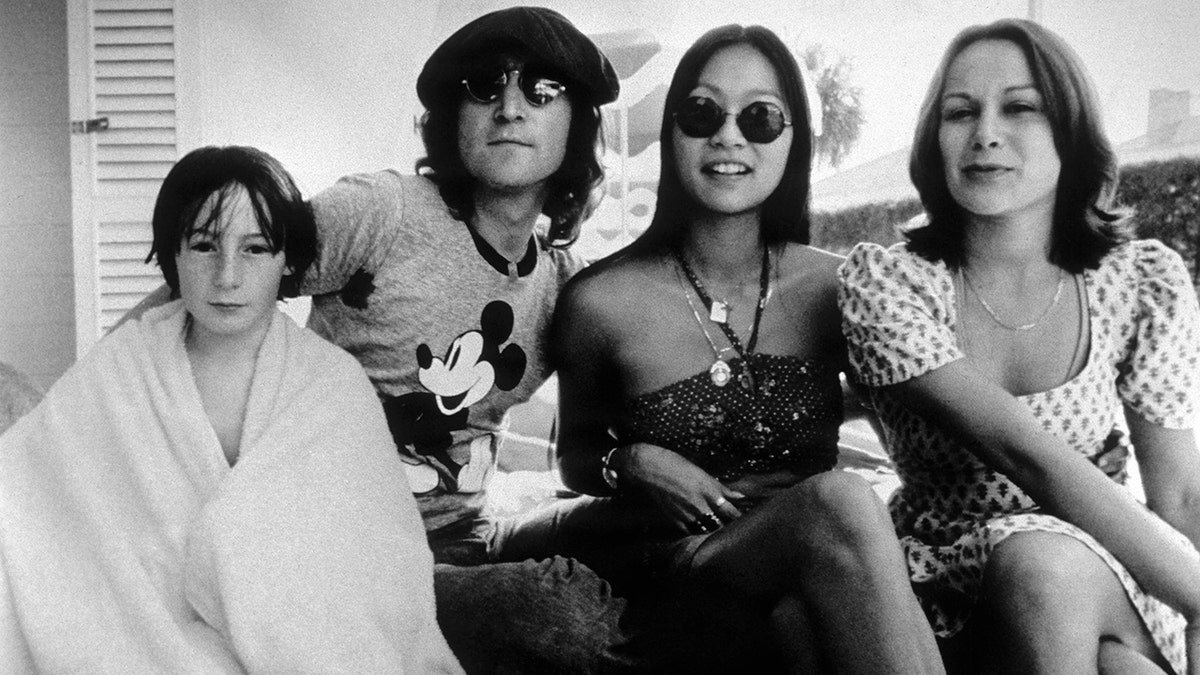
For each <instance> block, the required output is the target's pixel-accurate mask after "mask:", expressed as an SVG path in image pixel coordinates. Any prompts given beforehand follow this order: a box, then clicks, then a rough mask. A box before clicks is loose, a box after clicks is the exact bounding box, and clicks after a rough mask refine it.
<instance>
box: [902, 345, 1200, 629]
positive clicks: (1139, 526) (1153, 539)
mask: <svg viewBox="0 0 1200 675" xmlns="http://www.w3.org/2000/svg"><path fill="white" fill-rule="evenodd" d="M891 389H892V390H893V391H894V392H895V393H896V394H897V395H898V396H899V397H900V398H901V399H902V400H904V401H905V402H906V404H907V405H908V406H909V407H910V408H912V409H913V410H914V411H915V412H917V413H918V414H921V415H923V416H925V417H926V418H929V419H936V420H938V421H939V422H940V423H941V424H942V425H943V426H944V427H945V428H947V429H948V430H949V431H950V432H951V433H954V434H956V435H957V436H958V437H959V439H960V440H961V441H963V442H964V443H965V444H966V446H967V447H969V448H971V449H972V450H973V451H974V452H975V454H976V455H977V456H978V457H979V458H980V460H981V461H983V462H984V463H985V464H987V465H988V466H990V467H992V468H994V469H995V470H997V471H1000V472H1002V473H1004V474H1005V475H1007V476H1008V477H1009V478H1011V479H1012V480H1013V482H1015V483H1016V484H1017V485H1019V486H1020V487H1021V488H1022V489H1023V490H1025V491H1026V492H1027V493H1028V494H1029V495H1030V496H1031V497H1032V498H1033V499H1034V500H1036V501H1037V503H1038V504H1039V505H1041V507H1042V508H1044V509H1045V510H1046V511H1047V512H1048V513H1051V514H1053V515H1056V516H1059V517H1061V518H1063V519H1064V520H1066V521H1068V522H1071V523H1073V524H1075V525H1076V526H1078V527H1080V528H1082V529H1083V530H1085V531H1086V532H1088V533H1090V534H1091V535H1092V536H1094V537H1095V538H1096V539H1097V540H1098V541H1099V542H1100V543H1101V544H1102V545H1104V546H1105V547H1106V548H1108V549H1109V550H1110V551H1111V552H1112V553H1113V555H1115V556H1116V557H1117V558H1118V559H1119V560H1121V561H1122V563H1124V564H1125V566H1126V567H1128V568H1129V570H1130V572H1131V573H1132V574H1133V575H1134V577H1135V578H1137V579H1138V581H1139V582H1140V583H1141V584H1142V585H1143V586H1145V587H1146V589H1147V590H1149V591H1150V592H1151V593H1153V594H1154V595H1155V596H1157V597H1159V598H1160V599H1162V600H1163V601H1165V602H1167V603H1168V604H1170V605H1171V606H1173V607H1175V608H1176V609H1178V610H1179V611H1180V612H1181V613H1183V614H1184V616H1185V617H1186V618H1187V619H1188V621H1189V623H1190V622H1191V621H1192V620H1193V619H1195V618H1196V617H1198V616H1200V559H1198V558H1197V556H1196V555H1195V552H1194V551H1190V550H1188V548H1187V547H1185V546H1183V545H1182V544H1181V542H1179V541H1178V538H1177V536H1176V535H1175V533H1174V532H1173V531H1172V530H1171V528H1170V527H1169V526H1168V525H1167V524H1166V523H1164V522H1163V521H1162V520H1160V519H1159V518H1156V517H1155V516H1154V515H1153V514H1152V513H1150V512H1149V511H1147V510H1146V509H1145V508H1144V507H1142V505H1140V504H1138V503H1137V501H1136V500H1135V499H1134V498H1133V497H1132V496H1131V495H1130V494H1129V493H1128V492H1127V491H1126V490H1123V489H1122V488H1120V486H1118V485H1116V484H1115V483H1113V482H1112V481H1111V480H1109V479H1108V478H1107V477H1106V476H1105V475H1104V473H1103V472H1101V471H1099V470H1097V469H1096V468H1095V467H1094V466H1093V465H1092V464H1091V463H1090V462H1089V461H1088V460H1087V459H1086V458H1085V457H1083V456H1082V455H1079V454H1078V453H1075V452H1072V451H1071V450H1070V449H1069V448H1068V447H1067V446H1066V444H1065V442H1063V441H1062V440H1061V439H1059V438H1058V437H1056V436H1054V435H1053V434H1050V433H1048V432H1046V431H1043V430H1042V428H1041V425H1040V424H1038V422H1037V420H1035V419H1034V417H1033V415H1032V414H1031V413H1030V411H1029V410H1028V409H1027V408H1026V407H1025V406H1024V405H1022V404H1021V403H1020V402H1019V401H1018V400H1016V399H1015V398H1014V397H1013V396H1012V395H1010V394H1009V393H1008V392H1007V391H1005V390H1004V389H1002V388H1001V387H1000V386H998V385H996V384H994V383H992V382H990V381H988V380H987V378H984V377H981V376H980V375H979V374H978V373H976V372H975V371H974V369H972V368H971V367H970V366H969V365H968V364H966V363H964V362H963V361H962V360H958V361H954V362H952V363H949V364H947V365H944V366H942V367H940V368H937V369H935V370H933V371H931V372H928V373H926V374H924V375H920V376H918V377H915V378H913V379H911V380H908V381H906V382H903V383H900V384H896V385H892V387H891ZM1167 454H1170V453H1167ZM1154 464H1155V462H1153V461H1152V469H1151V474H1152V476H1154V477H1155V478H1152V479H1151V480H1156V477H1157V474H1158V471H1157V468H1156V467H1154ZM1156 492H1157V488H1156ZM1158 498H1159V497H1158V496H1157V495H1156V499H1158Z"/></svg>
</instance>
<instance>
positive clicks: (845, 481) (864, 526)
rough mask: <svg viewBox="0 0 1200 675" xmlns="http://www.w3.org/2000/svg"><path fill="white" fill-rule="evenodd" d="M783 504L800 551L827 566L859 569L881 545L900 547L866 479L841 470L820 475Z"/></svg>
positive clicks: (796, 489)
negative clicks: (848, 566) (831, 564)
mask: <svg viewBox="0 0 1200 675" xmlns="http://www.w3.org/2000/svg"><path fill="white" fill-rule="evenodd" d="M780 499H782V500H784V506H785V507H786V508H785V513H784V520H785V522H786V523H787V528H788V530H787V532H788V534H790V535H791V537H792V538H794V540H795V542H794V543H795V544H796V545H797V546H798V547H799V550H801V551H804V552H805V553H807V554H808V555H809V556H813V557H818V558H820V559H821V560H822V562H823V563H825V564H830V563H833V564H843V565H851V566H854V565H858V564H860V563H862V562H863V559H864V557H871V556H872V555H873V552H875V551H878V550H879V549H880V547H887V548H888V549H889V550H890V549H891V548H892V547H896V546H897V544H896V534H895V530H894V528H893V526H892V522H891V519H890V518H889V516H888V514H887V510H886V509H885V508H884V506H883V502H882V501H881V500H880V499H879V497H878V496H877V495H876V494H875V491H874V489H873V488H872V487H871V485H870V483H868V482H867V481H866V480H864V479H863V478H860V477H859V476H856V475H854V474H851V473H846V472H843V471H828V472H825V473H822V474H818V475H816V476H813V477H811V478H809V479H808V480H806V481H804V482H803V483H801V484H800V485H798V486H796V487H795V488H792V489H791V490H790V491H788V492H787V493H786V494H785V495H782V496H781V497H780Z"/></svg>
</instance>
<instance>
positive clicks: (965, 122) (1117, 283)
mask: <svg viewBox="0 0 1200 675" xmlns="http://www.w3.org/2000/svg"><path fill="white" fill-rule="evenodd" d="M910 171H911V174H912V177H913V181H914V183H915V184H916V186H917V189H918V191H919V192H920V194H921V199H922V202H923V204H924V206H925V208H926V211H927V214H928V219H927V222H926V223H925V224H924V225H923V226H922V227H919V228H916V229H913V230H910V231H909V232H908V233H907V234H906V241H905V242H904V243H901V244H897V245H895V246H893V247H891V248H883V247H880V246H877V245H873V244H863V245H860V246H858V247H857V248H856V249H855V250H854V251H853V252H852V253H851V254H850V256H849V257H848V259H847V261H846V262H845V264H844V265H843V267H842V269H841V277H842V289H841V292H840V301H841V305H842V315H843V329H844V331H845V333H846V336H847V339H848V341H849V349H850V358H851V363H852V367H853V369H854V371H855V372H856V374H857V377H858V378H859V379H860V380H861V382H862V383H863V384H865V385H867V386H869V387H870V398H871V402H872V403H873V405H874V407H875V408H876V411H877V413H878V414H879V417H880V421H881V422H882V426H883V429H884V436H885V443H886V444H887V446H888V447H889V449H890V451H891V452H892V454H893V457H894V459H895V461H896V464H897V468H898V471H899V473H900V476H901V478H902V481H903V483H902V487H901V488H900V489H899V491H898V492H897V493H896V495H895V497H894V498H893V500H892V503H891V511H892V516H893V520H894V521H895V523H896V526H897V530H898V533H899V534H900V536H901V538H902V539H901V541H902V544H903V546H904V549H905V552H906V554H907V558H908V565H909V571H910V576H911V578H912V581H913V584H914V588H915V589H916V591H917V594H918V596H919V597H920V599H921V601H922V604H923V606H924V607H925V610H926V613H927V615H928V616H929V618H930V621H931V623H932V624H933V627H934V630H935V632H936V633H937V635H938V636H939V637H940V638H941V642H942V647H943V653H944V655H945V656H946V658H947V665H948V666H949V667H950V669H951V670H954V669H956V668H959V669H962V670H964V671H966V672H979V671H981V670H985V671H986V670H988V669H993V670H996V671H998V672H1022V673H1033V672H1056V673H1085V672H1097V671H1100V672H1162V671H1163V670H1167V671H1173V672H1192V673H1195V672H1200V663H1197V661H1198V660H1200V659H1198V658H1197V657H1198V656H1200V636H1198V634H1197V633H1198V632H1197V630H1196V628H1195V626H1196V625H1197V623H1196V621H1195V619H1196V617H1197V615H1198V613H1200V555H1198V554H1197V552H1196V549H1195V548H1194V545H1195V542H1197V541H1200V453H1198V451H1197V447H1196V440H1195V435H1194V433H1193V429H1192V425H1193V421H1194V419H1195V417H1196V414H1197V409H1196V402H1197V392H1196V389H1197V387H1196V385H1197V380H1198V368H1200V311H1198V310H1197V302H1196V294H1195V291H1194V290H1193V287H1192V283H1191V279H1190V277H1189V275H1188V272H1187V270H1186V268H1185V266H1184V264H1183V261H1182V260H1181V259H1180V257H1179V255H1177V254H1176V253H1175V252H1173V251H1171V250H1169V249H1167V248H1166V247H1165V246H1163V245H1162V244H1160V243H1159V242H1157V241H1130V240H1129V238H1128V236H1127V235H1126V234H1125V229H1124V228H1123V223H1124V220H1125V217H1126V213H1125V212H1123V211H1122V210H1120V209H1118V208H1117V207H1115V205H1114V204H1113V195H1114V193H1115V188H1116V183H1117V176H1116V158H1115V156H1114V154H1113V152H1112V149H1111V146H1110V145H1109V143H1108V141H1107V140H1106V138H1105V137H1104V135H1103V132H1102V130H1101V127H1100V119H1099V111H1098V108H1097V104H1096V100H1095V95H1094V94H1093V92H1092V90H1091V88H1090V84H1089V83H1088V80H1087V76H1086V74H1085V73H1084V71H1083V69H1082V67H1081V65H1080V64H1079V62H1078V59H1077V57H1076V56H1075V55H1074V53H1073V52H1072V51H1071V49H1070V48H1069V47H1068V46H1067V45H1066V44H1065V43H1064V42H1063V41H1062V40H1061V38H1059V37H1058V36H1057V35H1054V34H1053V33H1050V32H1049V31H1047V30H1046V29H1044V28H1042V27H1040V26H1038V25H1036V24H1033V23H1030V22H1026V21H1021V20H1004V21H1000V22H997V23H994V24H990V25H987V26H976V27H972V28H968V29H967V30H965V31H963V32H962V33H961V34H959V36H958V37H957V38H956V39H955V40H954V41H953V43H952V44H951V46H950V48H949V49H948V51H947V53H946V55H945V57H944V58H943V61H942V65H941V67H940V68H939V70H938V72H937V74H936V76H935V78H934V81H933V84H932V86H931V88H930V90H929V94H928V95H927V97H926V99H925V103H924V105H923V108H922V112H921V119H920V122H919V124H918V128H917V132H916V138H915V141H914V145H913V153H912V161H911V167H910ZM1126 433H1127V438H1128V442H1131V443H1132V445H1133V447H1134V449H1135V452H1136V457H1137V459H1138V461H1139V464H1140V466H1141V469H1142V477H1143V487H1144V490H1145V496H1146V503H1145V504H1144V505H1143V504H1141V503H1138V501H1137V500H1136V499H1135V497H1134V496H1133V494H1132V493H1131V492H1130V491H1129V490H1127V489H1126V488H1125V487H1123V486H1122V485H1119V484H1118V483H1116V482H1114V481H1113V480H1110V479H1109V478H1108V477H1106V476H1105V475H1104V473H1103V472H1102V471H1100V470H1099V469H1098V468H1096V466H1095V465H1094V463H1093V462H1092V461H1089V460H1090V459H1091V458H1093V457H1095V456H1096V455H1098V454H1099V453H1101V452H1102V451H1103V450H1104V449H1105V448H1106V447H1111V446H1112V445H1113V444H1114V443H1124V442H1127V441H1126V440H1124V439H1125V437H1126ZM1189 653H1190V655H1191V657H1192V658H1191V665H1190V667H1189V665H1188V661H1189V659H1188V656H1189Z"/></svg>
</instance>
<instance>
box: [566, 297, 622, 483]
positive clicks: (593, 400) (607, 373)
mask: <svg viewBox="0 0 1200 675" xmlns="http://www.w3.org/2000/svg"><path fill="white" fill-rule="evenodd" d="M607 342H608V338H607V337H606V336H605V335H604V332H603V322H602V321H600V320H599V318H598V317H597V316H596V315H595V313H594V312H593V311H591V308H589V307H587V306H586V304H585V302H584V299H582V298H580V291H579V289H578V288H577V287H576V286H575V285H571V286H569V287H568V289H567V290H566V291H564V293H563V295H562V297H560V299H559V302H558V307H557V309H556V310H555V317H554V326H553V329H552V332H551V336H550V344H551V345H552V348H553V350H554V351H553V360H554V366H555V369H556V371H557V372H558V425H559V426H558V429H559V437H558V468H559V470H560V471H561V472H562V479H563V482H564V483H565V484H566V485H567V487H569V488H571V489H572V490H577V491H579V492H583V493H585V494H590V495H610V494H612V492H613V491H612V489H611V488H609V487H608V484H607V483H605V482H604V479H603V478H602V477H601V465H602V462H603V460H604V455H605V454H606V453H607V452H608V451H609V449H611V448H612V447H613V446H614V444H615V443H616V441H615V440H614V439H613V437H612V435H611V434H610V433H609V430H608V429H609V424H610V420H612V419H613V418H614V417H615V415H616V411H615V410H614V409H613V405H614V403H615V401H616V400H617V399H618V396H619V393H618V384H617V381H616V373H615V372H614V371H613V369H612V368H611V367H608V353H607V352H608V348H607V344H606V343H607Z"/></svg>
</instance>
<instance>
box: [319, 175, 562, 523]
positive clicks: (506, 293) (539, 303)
mask: <svg viewBox="0 0 1200 675" xmlns="http://www.w3.org/2000/svg"><path fill="white" fill-rule="evenodd" d="M313 210H314V212H315V215H316V218H317V223H318V227H319V228H320V235H321V250H320V255H319V257H318V262H317V264H315V265H314V268H315V269H314V271H313V272H311V273H310V274H309V275H307V276H306V278H305V280H304V287H303V289H302V290H303V292H304V293H311V294H313V296H314V297H313V307H312V313H311V314H310V316H309V327H310V328H312V329H313V330H314V331H316V332H317V333H318V334H320V335H321V336H323V337H325V338H326V339H328V340H329V341H330V342H333V343H334V344H336V345H338V346H339V347H342V348H343V349H345V350H346V351H348V352H350V353H351V354H352V355H353V356H354V357H355V358H357V359H358V361H359V363H361V364H362V366H363V368H364V369H365V370H366V371H367V375H368V376H369V377H370V379H371V382H372V384H374V386H375V390H376V393H378V394H379V397H380V402H381V404H382V405H383V407H384V410H385V412H386V413H387V416H388V423H389V425H390V427H391V430H392V435H393V438H394V439H395V440H396V447H397V451H398V452H399V453H400V454H401V458H402V459H404V461H405V463H406V465H407V467H408V479H409V483H410V485H411V487H412V490H413V491H414V492H415V493H416V494H417V504H418V506H419V507H420V508H421V515H422V517H423V518H424V520H425V525H426V528H427V529H428V530H435V529H439V528H443V527H447V526H453V525H455V524H460V523H467V522H471V521H473V520H475V519H476V518H478V517H479V516H480V514H481V513H482V511H483V507H484V502H485V497H484V495H485V491H486V489H487V486H488V483H489V481H490V479H491V476H492V475H493V473H494V471H495V465H496V455H497V453H498V452H499V449H500V446H501V443H502V442H503V436H504V433H503V432H504V430H505V428H506V426H507V421H506V414H507V412H508V410H509V409H510V408H512V407H513V406H514V405H517V404H518V403H522V402H524V401H526V400H528V399H529V397H530V396H531V395H532V394H533V392H534V391H536V390H537V388H538V387H539V386H541V385H542V383H544V382H545V381H546V378H547V377H549V375H550V366H549V364H548V363H547V361H546V359H547V356H546V354H547V349H546V347H547V345H546V340H547V336H548V334H549V326H550V320H551V318H552V314H553V311H554V303H555V300H556V299H557V298H558V292H559V289H561V287H562V285H563V284H564V283H566V281H567V279H569V278H570V277H571V275H573V274H574V273H575V272H576V271H578V270H579V269H581V268H582V266H583V263H582V261H581V260H580V259H579V258H578V257H576V256H575V255H573V254H571V253H569V252H567V251H564V250H561V249H556V248H553V247H550V246H549V245H547V244H546V243H545V241H544V240H543V239H542V238H541V237H540V236H537V237H535V238H534V239H533V240H531V242H530V247H529V250H528V251H527V253H526V255H525V256H524V258H523V259H522V260H521V261H519V262H518V263H517V264H516V265H513V266H512V267H513V268H514V269H509V266H508V265H507V264H501V263H500V261H498V260H496V255H495V251H492V250H490V249H489V248H488V247H487V245H486V242H483V241H482V240H481V239H479V238H477V237H475V236H474V235H473V234H472V232H471V230H470V228H469V227H467V225H466V224H465V223H463V222H462V221H459V220H456V219H454V218H453V217H452V216H451V215H450V213H449V212H448V211H447V208H446V204H445V202H444V201H442V198H441V195H440V194H439V193H438V191H437V188H436V187H435V186H434V184H433V183H432V182H430V181H429V180H428V179H426V178H423V177H421V176H406V175H401V174H399V173H397V172H395V171H381V172H378V173H371V174H358V175H353V176H348V177H346V178H343V179H341V180H339V181H338V182H337V183H336V184H334V185H333V186H332V187H330V188H328V189H327V190H325V191H323V192H321V193H319V194H317V195H316V196H315V197H314V198H313Z"/></svg>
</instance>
